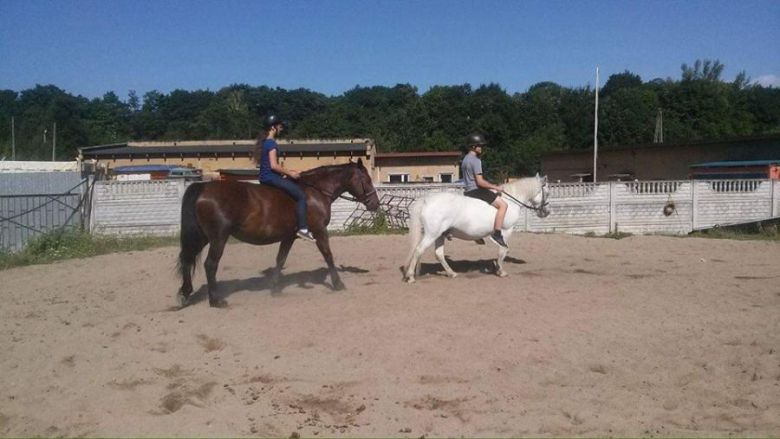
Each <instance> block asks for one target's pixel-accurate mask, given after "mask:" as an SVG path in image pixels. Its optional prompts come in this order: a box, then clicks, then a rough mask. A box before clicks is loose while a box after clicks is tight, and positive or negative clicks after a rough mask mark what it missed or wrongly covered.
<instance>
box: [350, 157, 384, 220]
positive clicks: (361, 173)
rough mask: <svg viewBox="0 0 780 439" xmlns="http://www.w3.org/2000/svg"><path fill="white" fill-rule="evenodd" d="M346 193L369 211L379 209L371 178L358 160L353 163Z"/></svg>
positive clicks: (361, 161) (360, 160)
mask: <svg viewBox="0 0 780 439" xmlns="http://www.w3.org/2000/svg"><path fill="white" fill-rule="evenodd" d="M347 191H348V192H349V193H350V194H351V195H352V196H353V197H355V198H357V200H358V201H359V202H361V203H363V204H364V205H365V206H366V209H368V210H369V211H371V212H373V211H375V210H377V209H379V197H378V196H377V194H376V189H374V184H373V183H372V182H371V176H370V175H368V169H366V167H365V166H363V160H362V159H358V161H357V163H355V172H354V173H353V174H352V177H351V178H350V180H349V185H348V186H347Z"/></svg>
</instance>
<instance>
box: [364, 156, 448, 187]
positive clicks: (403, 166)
mask: <svg viewBox="0 0 780 439" xmlns="http://www.w3.org/2000/svg"><path fill="white" fill-rule="evenodd" d="M460 159H461V154H460V153H459V152H393V153H379V154H376V156H375V160H374V173H373V176H372V179H373V180H374V181H375V182H381V183H452V182H454V181H455V180H457V179H458V170H459V163H460Z"/></svg>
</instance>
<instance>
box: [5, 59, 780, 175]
mask: <svg viewBox="0 0 780 439" xmlns="http://www.w3.org/2000/svg"><path fill="white" fill-rule="evenodd" d="M723 68H724V66H723V64H722V63H720V62H719V61H714V62H713V61H709V60H705V61H701V60H699V61H696V62H695V63H694V64H693V65H687V64H683V65H682V68H681V70H682V72H681V76H680V77H679V79H672V78H666V79H660V78H659V79H653V80H650V81H644V80H642V78H641V77H640V76H639V75H637V74H634V73H631V72H629V71H625V72H623V73H618V74H614V75H612V76H610V77H609V78H608V80H607V81H606V83H605V84H604V86H603V88H601V89H600V90H599V145H600V146H610V145H627V144H636V143H648V142H652V141H653V138H654V134H655V129H656V118H657V115H658V113H659V110H660V111H661V112H662V115H663V138H664V140H665V141H666V142H669V141H680V140H688V139H710V138H721V137H730V136H748V135H755V134H763V133H777V132H780V89H778V88H771V87H762V86H760V85H751V84H750V80H749V79H748V78H747V76H746V75H745V73H744V72H742V73H740V74H739V75H738V76H737V77H736V79H735V80H734V81H733V82H728V81H724V80H723V79H722V78H721V74H722V72H723ZM593 110H594V89H593V88H591V87H590V86H587V87H564V86H561V85H558V84H555V83H553V82H540V83H538V84H535V85H533V86H531V87H529V88H528V90H527V91H525V92H523V93H514V94H509V93H507V92H506V90H504V89H503V88H501V86H500V85H499V84H493V83H491V84H487V85H480V86H479V87H473V86H471V85H470V84H463V85H453V86H434V87H431V88H430V89H429V90H428V91H426V92H423V93H421V92H420V91H419V90H418V89H417V88H416V87H414V86H412V85H409V84H398V85H396V86H394V87H384V86H374V87H361V86H356V87H355V88H353V89H351V90H349V91H346V92H345V93H343V94H341V95H338V96H330V97H329V96H326V95H324V94H322V93H318V92H316V91H312V90H308V89H304V88H301V89H294V90H286V89H282V88H270V87H267V86H250V85H246V84H233V85H230V86H228V87H224V88H222V89H220V90H218V91H210V90H195V91H188V90H174V91H172V92H170V93H161V92H158V91H149V92H147V93H145V94H144V95H143V96H139V95H138V94H137V93H136V92H135V91H131V92H130V93H129V94H128V96H127V98H126V99H124V100H123V99H121V98H120V97H119V96H118V95H117V94H116V93H114V92H108V93H106V94H105V95H103V97H101V98H95V99H87V98H85V97H83V96H74V95H72V94H70V93H68V92H66V91H65V90H62V89H60V88H58V87H56V86H54V85H37V86H36V87H34V88H31V89H27V90H22V91H20V92H17V91H14V90H0V121H2V124H0V159H2V158H4V159H6V160H9V159H10V158H11V118H12V117H13V119H14V121H15V123H14V126H15V133H14V134H15V139H16V158H17V160H49V159H51V142H52V135H53V132H52V131H53V130H52V127H53V124H54V123H56V124H57V158H58V159H61V160H72V159H73V157H74V156H75V155H76V154H77V151H76V149H77V148H79V147H84V146H91V145H100V144H110V143H120V142H125V141H128V140H137V141H138V140H201V139H248V138H254V137H255V136H256V135H257V133H258V130H259V128H260V121H261V120H262V118H263V116H265V115H266V114H268V113H271V112H274V113H277V114H279V115H281V116H282V117H283V118H284V119H285V120H286V121H287V131H286V134H285V135H286V137H288V138H352V137H366V138H372V139H374V140H375V141H376V144H377V148H378V149H379V151H380V152H403V151H458V150H463V142H464V138H465V136H466V134H468V133H469V132H473V131H478V132H482V133H484V134H485V136H486V137H487V138H488V141H489V142H490V143H491V145H492V147H491V148H489V149H488V151H489V152H488V153H487V154H486V155H485V166H486V167H487V168H489V169H492V170H493V171H494V172H500V173H502V174H511V175H527V174H529V173H533V172H536V171H537V170H538V167H539V157H540V154H541V153H544V152H548V151H558V150H570V149H575V150H576V149H586V148H590V147H592V145H593ZM44 130H47V131H48V132H47V134H46V140H45V141H44V136H45V134H44Z"/></svg>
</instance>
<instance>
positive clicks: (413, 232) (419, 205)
mask: <svg viewBox="0 0 780 439" xmlns="http://www.w3.org/2000/svg"><path fill="white" fill-rule="evenodd" d="M425 200H426V199H425V198H423V199H420V200H417V201H415V202H414V204H412V207H411V209H409V245H410V249H409V256H407V258H406V263H405V264H404V269H408V268H409V264H410V263H411V262H412V257H413V256H414V251H415V249H417V245H419V244H420V241H421V240H422V232H423V230H422V210H423V207H425Z"/></svg>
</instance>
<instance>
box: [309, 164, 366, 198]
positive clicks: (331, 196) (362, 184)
mask: <svg viewBox="0 0 780 439" xmlns="http://www.w3.org/2000/svg"><path fill="white" fill-rule="evenodd" d="M358 174H360V170H358ZM358 180H360V188H361V189H363V194H362V195H361V196H359V197H352V196H349V195H344V194H341V195H336V194H334V193H333V192H330V191H326V190H325V189H323V188H321V187H317V186H315V185H313V184H311V183H307V182H305V181H303V178H299V179H298V182H300V183H301V184H304V185H306V186H309V187H310V188H314V189H316V190H318V191H320V192H322V193H323V194H325V195H327V196H328V197H330V199H331V201H335V200H336V199H337V198H341V199H343V200H347V201H352V202H354V203H361V204H366V201H367V200H368V197H370V196H372V195H374V194H375V193H376V189H373V190H372V191H370V192H366V184H365V183H364V182H363V176H362V175H359V177H358Z"/></svg>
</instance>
